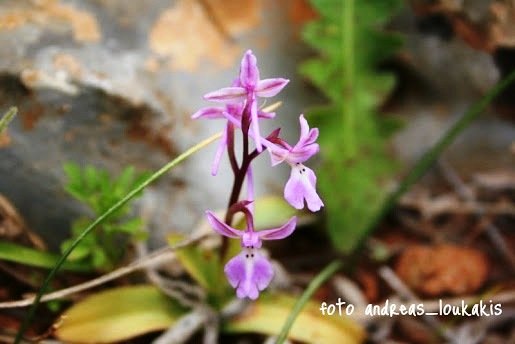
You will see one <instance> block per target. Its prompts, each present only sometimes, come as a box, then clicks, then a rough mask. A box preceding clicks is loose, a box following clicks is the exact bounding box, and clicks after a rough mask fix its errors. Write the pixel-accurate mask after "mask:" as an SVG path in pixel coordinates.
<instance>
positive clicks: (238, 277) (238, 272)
mask: <svg viewBox="0 0 515 344" xmlns="http://www.w3.org/2000/svg"><path fill="white" fill-rule="evenodd" d="M224 272H225V276H226V277H227V280H228V281H229V283H230V284H231V286H232V287H233V288H237V287H238V285H239V284H240V283H241V281H244V280H245V255H242V254H241V253H240V254H238V255H237V256H234V257H233V258H231V259H230V260H229V261H228V262H227V264H225V268H224Z"/></svg>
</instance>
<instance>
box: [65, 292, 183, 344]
mask: <svg viewBox="0 0 515 344" xmlns="http://www.w3.org/2000/svg"><path fill="white" fill-rule="evenodd" d="M186 312H187V310H186V309H185V308H183V307H181V306H180V305H179V304H178V303H177V302H176V301H174V300H173V299H171V298H169V297H167V296H166V295H164V294H162V293H161V292H160V291H159V290H158V289H157V288H156V287H154V286H152V285H140V286H130V287H119V288H115V289H110V290H107V291H103V292H100V293H97V294H94V295H92V296H90V297H88V298H86V299H85V300H83V301H80V302H79V303H76V304H75V305H73V306H72V307H71V308H70V309H68V310H67V311H66V312H64V314H63V315H62V322H61V323H60V324H59V325H58V326H57V330H56V332H55V335H56V336H57V338H58V339H59V340H61V341H63V342H66V343H84V344H86V343H114V342H119V341H122V340H127V339H130V338H133V337H136V336H140V335H142V334H145V333H149V332H154V331H159V330H164V329H167V328H169V327H170V326H172V325H173V324H174V322H175V321H176V320H177V319H178V318H179V317H181V316H183V315H184V314H186Z"/></svg>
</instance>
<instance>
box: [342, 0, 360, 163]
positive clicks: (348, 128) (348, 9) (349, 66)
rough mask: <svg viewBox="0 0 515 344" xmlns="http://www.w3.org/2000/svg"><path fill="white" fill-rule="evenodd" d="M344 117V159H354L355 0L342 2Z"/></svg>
mask: <svg viewBox="0 0 515 344" xmlns="http://www.w3.org/2000/svg"><path fill="white" fill-rule="evenodd" d="M342 11H343V13H342V20H343V21H342V61H343V66H342V73H343V74H342V83H343V85H342V86H343V88H342V89H343V94H342V103H341V104H342V105H341V106H342V116H343V138H342V142H343V151H344V154H345V156H344V159H345V160H347V159H352V158H353V157H354V155H355V154H356V142H355V141H356V140H355V132H356V128H355V126H356V123H355V122H356V121H355V116H356V113H355V108H356V107H355V101H356V100H355V92H354V90H355V88H356V84H355V75H354V71H355V68H356V66H355V65H354V62H355V61H354V53H355V51H354V46H355V42H354V19H355V18H354V17H355V13H354V0H345V1H343V2H342Z"/></svg>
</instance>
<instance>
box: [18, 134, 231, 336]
mask: <svg viewBox="0 0 515 344" xmlns="http://www.w3.org/2000/svg"><path fill="white" fill-rule="evenodd" d="M221 136H222V133H218V134H215V135H213V136H211V137H209V138H207V139H205V140H203V141H201V142H199V143H198V144H196V145H195V146H193V147H191V148H189V149H188V150H186V151H185V152H184V153H182V154H181V155H179V156H178V157H177V158H175V159H173V160H172V161H170V162H169V163H167V164H166V165H164V166H163V167H161V168H160V169H159V170H157V171H156V172H154V173H153V174H152V175H151V176H150V177H148V178H147V179H145V180H144V181H143V182H142V183H141V184H140V185H138V186H137V187H135V188H134V189H132V191H130V192H129V193H128V194H127V195H125V197H123V198H122V199H120V200H119V201H118V202H116V203H114V204H113V205H112V206H111V207H110V208H109V209H108V210H107V211H106V212H104V213H103V214H102V215H100V216H99V217H98V218H97V219H96V220H95V221H93V222H92V223H91V224H90V225H89V226H88V227H87V228H86V229H85V230H84V231H83V232H82V233H81V235H79V236H78V237H77V238H76V239H75V241H74V242H73V244H72V245H71V246H70V247H69V248H68V249H67V250H66V251H65V252H64V253H63V254H62V255H61V257H60V258H59V261H58V262H57V263H56V265H55V266H54V268H53V269H52V270H51V271H50V272H49V273H48V275H47V276H46V278H45V280H44V281H43V285H42V286H41V288H40V289H39V291H38V293H37V294H36V298H35V299H34V303H33V304H32V306H31V307H30V309H29V313H28V314H27V316H26V317H25V319H24V320H23V323H22V325H21V326H20V329H19V331H18V333H17V334H16V338H15V340H14V344H19V343H20V341H21V339H22V337H23V333H24V332H25V330H26V329H27V327H28V326H29V324H30V323H31V322H32V319H33V318H34V315H35V313H36V309H37V307H38V305H39V302H40V300H41V297H42V296H43V294H44V293H45V291H46V289H47V287H48V284H49V283H50V281H51V280H52V279H53V278H54V276H55V274H56V273H57V271H58V270H59V269H60V268H61V266H62V265H63V264H64V262H65V261H66V258H67V257H68V256H69V255H70V253H71V252H72V251H73V249H74V248H75V247H76V246H77V245H78V244H79V243H80V242H81V241H82V239H84V237H86V235H88V234H89V233H90V232H91V231H92V230H93V229H95V227H97V226H98V225H99V224H101V223H102V222H104V221H105V220H106V219H107V218H108V217H109V216H110V215H112V214H113V213H115V212H116V211H117V210H118V209H120V208H121V207H123V206H124V205H125V204H126V203H127V202H129V201H130V200H131V199H132V198H133V197H135V196H136V195H138V194H139V193H140V192H141V191H143V190H144V189H145V188H146V187H147V186H148V185H150V184H151V183H152V182H154V181H155V180H156V179H158V178H160V177H161V176H163V175H164V174H165V173H167V172H168V171H169V170H170V169H172V168H174V167H175V166H177V165H178V164H179V163H181V162H182V161H184V160H185V159H186V158H188V157H189V156H191V155H192V154H194V153H196V152H197V151H199V150H201V149H202V148H204V147H206V146H207V145H209V144H210V143H212V142H214V141H215V140H217V139H218V138H220V137H221Z"/></svg>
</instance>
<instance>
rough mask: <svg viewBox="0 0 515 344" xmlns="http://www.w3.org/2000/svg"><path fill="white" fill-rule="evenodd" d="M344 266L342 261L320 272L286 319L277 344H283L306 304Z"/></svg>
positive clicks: (335, 262)
mask: <svg viewBox="0 0 515 344" xmlns="http://www.w3.org/2000/svg"><path fill="white" fill-rule="evenodd" d="M342 266H343V263H342V262H340V261H337V260H335V261H333V262H332V263H330V264H329V265H327V266H326V267H325V268H324V270H322V271H320V273H319V274H318V275H317V276H316V277H315V278H314V279H313V280H312V281H311V282H310V283H309V285H308V287H307V288H306V290H304V293H302V295H301V296H300V298H299V300H298V301H297V302H296V303H295V305H294V306H293V309H292V311H291V313H290V315H289V316H288V319H286V322H285V323H284V325H283V328H282V329H281V333H279V336H278V337H277V342H276V344H282V343H284V341H285V340H286V338H287V337H288V333H289V332H290V329H291V327H292V326H293V323H294V322H295V319H296V318H297V316H298V315H299V314H300V312H301V311H302V308H304V306H305V305H306V303H307V302H308V301H309V299H311V296H313V294H314V293H315V291H317V289H318V288H320V286H321V285H322V284H323V283H324V282H325V281H327V280H328V279H329V278H330V277H331V276H332V275H334V274H335V273H336V272H337V271H338V270H340V269H341V267H342Z"/></svg>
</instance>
